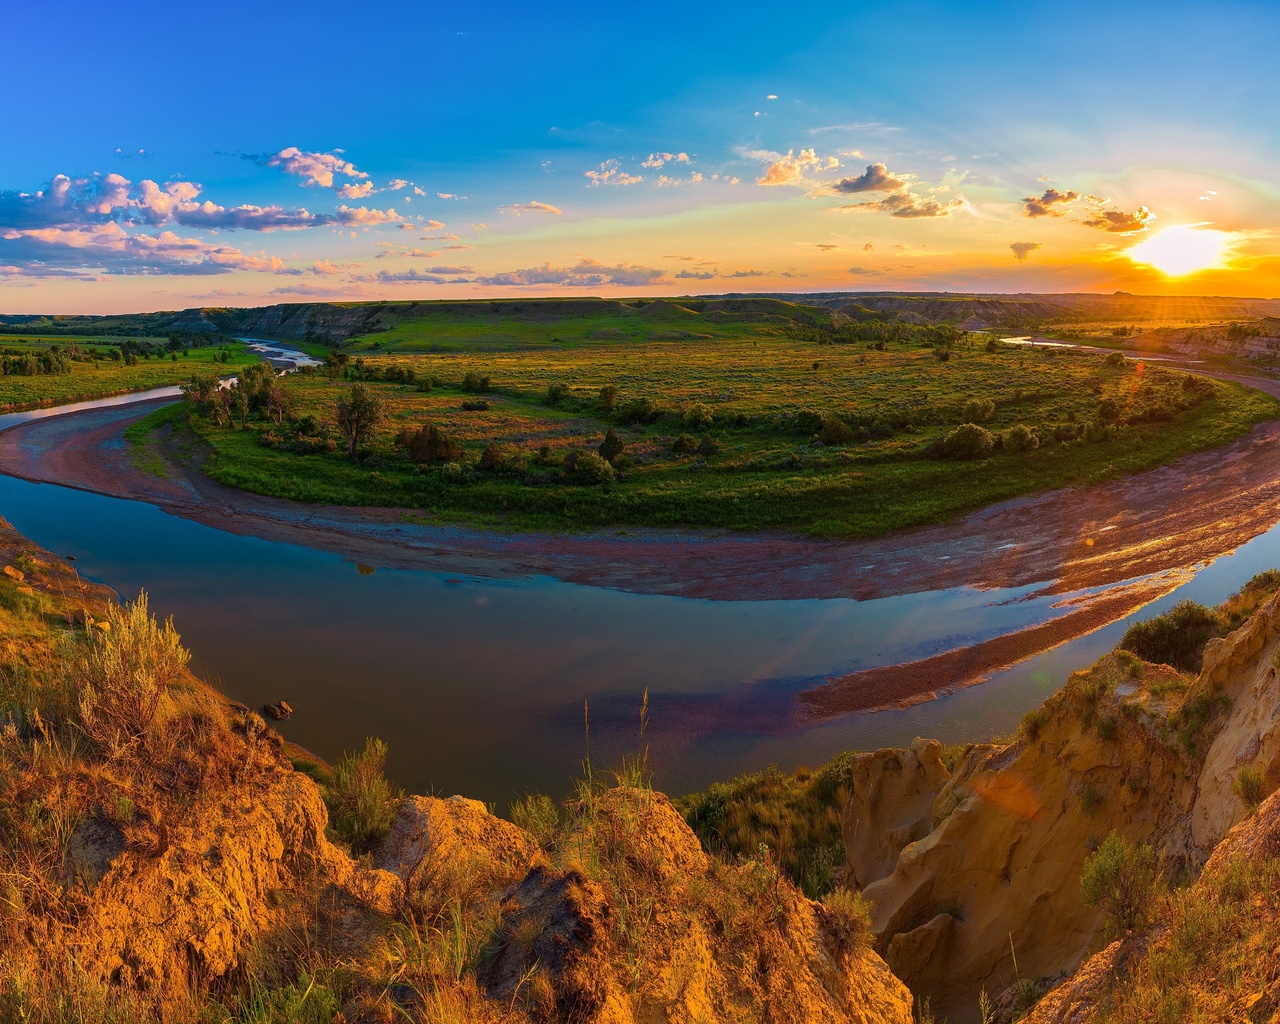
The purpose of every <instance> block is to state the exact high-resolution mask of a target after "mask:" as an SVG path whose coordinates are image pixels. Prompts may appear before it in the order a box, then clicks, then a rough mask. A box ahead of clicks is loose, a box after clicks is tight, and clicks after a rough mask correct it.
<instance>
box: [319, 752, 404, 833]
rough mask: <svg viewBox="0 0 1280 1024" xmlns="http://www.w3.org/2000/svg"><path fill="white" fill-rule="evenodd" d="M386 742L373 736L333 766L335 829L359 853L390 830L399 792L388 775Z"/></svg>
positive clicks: (331, 806)
mask: <svg viewBox="0 0 1280 1024" xmlns="http://www.w3.org/2000/svg"><path fill="white" fill-rule="evenodd" d="M386 767H387V745H386V744H385V743H383V742H382V740H380V739H377V738H375V737H373V736H370V737H369V738H368V739H366V740H365V742H364V751H363V752H362V753H359V754H353V753H345V754H343V755H342V759H341V760H340V761H339V762H338V764H337V767H336V768H334V770H333V788H332V789H331V790H329V793H328V797H329V800H328V801H327V802H328V803H329V815H330V821H331V823H332V825H333V828H334V831H335V832H337V833H338V835H340V836H341V837H342V838H343V839H345V840H346V841H347V842H348V843H350V844H351V851H352V852H353V853H355V854H357V855H359V854H363V853H367V852H368V851H370V850H372V849H374V847H376V846H377V845H378V844H379V843H381V842H382V840H384V839H385V838H386V837H387V834H388V833H389V832H390V831H391V822H392V819H393V818H394V817H395V806H394V804H395V801H396V799H397V794H395V793H393V792H392V790H391V783H389V782H388V781H387V777H386V774H385V772H386Z"/></svg>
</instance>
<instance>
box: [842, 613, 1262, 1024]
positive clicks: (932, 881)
mask: <svg viewBox="0 0 1280 1024" xmlns="http://www.w3.org/2000/svg"><path fill="white" fill-rule="evenodd" d="M1278 636H1280V598H1272V599H1270V600H1269V601H1267V602H1266V604H1264V605H1263V606H1262V607H1261V608H1260V609H1259V610H1258V612H1257V613H1256V614H1255V615H1254V616H1253V617H1252V618H1251V619H1250V620H1249V621H1248V622H1247V623H1245V625H1243V626H1242V627H1240V629H1238V630H1236V631H1235V632H1234V633H1232V634H1231V635H1230V636H1229V637H1227V638H1225V639H1223V640H1219V641H1213V642H1211V644H1210V646H1209V647H1208V649H1207V650H1206V652H1205V657H1204V668H1203V670H1202V672H1201V673H1200V675H1199V677H1198V678H1197V679H1196V680H1195V681H1194V683H1193V684H1192V685H1191V686H1190V688H1189V689H1188V690H1187V691H1186V693H1185V696H1170V695H1171V694H1178V693H1179V691H1180V690H1181V689H1182V688H1183V687H1185V686H1186V683H1185V682H1184V681H1181V680H1179V678H1178V677H1177V675H1176V673H1174V672H1173V670H1172V669H1168V668H1167V667H1163V666H1153V665H1143V664H1141V663H1140V662H1137V661H1136V659H1132V658H1131V657H1130V656H1128V655H1121V656H1108V657H1106V658H1104V659H1102V661H1100V662H1099V663H1098V664H1097V665H1095V666H1094V667H1093V669H1091V670H1090V671H1089V672H1086V673H1076V674H1075V675H1073V676H1072V678H1071V680H1070V681H1069V682H1068V684H1067V686H1066V687H1065V688H1064V689H1063V691H1061V692H1060V693H1059V694H1058V695H1056V696H1055V697H1053V698H1050V700H1049V701H1048V702H1047V703H1046V704H1045V707H1044V708H1043V709H1042V711H1041V712H1040V713H1039V714H1038V715H1033V716H1032V717H1031V719H1029V722H1028V724H1027V725H1026V726H1025V727H1024V732H1023V735H1022V737H1021V738H1020V739H1019V740H1018V741H1017V742H1015V743H1013V744H1010V745H1009V746H1007V747H1003V748H992V747H985V748H971V749H969V750H968V751H966V753H965V754H964V756H963V757H962V758H961V760H960V762H959V763H958V764H957V765H956V768H955V770H954V771H953V772H952V773H950V775H949V777H945V778H943V780H942V782H941V784H939V781H938V769H939V768H940V767H941V766H940V765H935V764H934V758H933V754H932V748H931V747H930V746H929V744H927V743H924V741H917V742H916V743H915V744H913V745H912V747H911V748H910V749H909V750H899V751H879V752H877V753H875V754H872V755H863V756H862V757H861V758H858V759H856V760H855V767H854V770H853V794H852V796H851V798H850V801H849V804H848V808H847V810H846V815H845V822H844V833H845V842H846V850H847V858H848V863H847V865H846V877H847V878H849V879H850V880H851V881H854V882H856V883H857V884H858V885H859V886H860V887H861V888H862V890H863V892H864V894H865V895H866V897H867V898H868V899H869V900H870V901H871V903H872V906H873V927H874V930H875V933H876V935H877V940H878V948H879V949H880V950H881V951H882V953H883V955H884V957H885V960H886V962H887V963H888V964H889V966H890V968H891V969H892V970H893V971H894V973H895V974H896V975H897V976H898V977H900V978H902V979H903V980H904V981H905V982H906V983H907V984H908V986H909V987H910V988H911V989H912V991H913V992H914V993H915V994H916V995H917V996H918V997H921V996H924V997H928V998H929V999H930V1000H931V1003H932V1006H933V1008H934V1011H935V1012H936V1013H937V1014H938V1015H939V1017H942V1016H946V1017H947V1018H949V1019H950V1020H951V1021H952V1022H953V1024H965V1022H967V1021H976V1020H978V1019H979V1017H978V999H979V996H980V994H981V993H982V992H983V991H984V990H985V991H986V992H987V993H988V994H989V995H990V996H991V997H993V998H994V997H995V996H996V995H998V994H999V993H1001V992H1003V991H1004V990H1005V989H1007V988H1008V987H1009V986H1010V985H1011V984H1013V983H1014V982H1015V981H1017V980H1018V979H1019V978H1023V979H1035V978H1041V977H1055V976H1058V975H1060V974H1061V973H1062V972H1064V971H1069V970H1071V969H1073V968H1074V967H1075V966H1076V965H1077V964H1078V963H1080V961H1081V960H1082V959H1083V958H1084V957H1085V956H1087V955H1088V954H1089V953H1090V952H1091V951H1093V950H1096V949H1098V948H1099V947H1100V945H1101V942H1102V938H1103V931H1102V922H1101V920H1100V916H1099V913H1098V911H1097V910H1095V909H1093V908H1090V907H1087V906H1086V905H1085V904H1084V901H1083V898H1082V896H1081V893H1080V877H1081V874H1082V871H1083V867H1084V861H1085V859H1086V858H1087V856H1088V855H1089V853H1091V852H1092V850H1093V849H1095V848H1096V846H1097V845H1098V843H1099V842H1101V841H1102V840H1103V839H1104V838H1105V837H1106V836H1107V835H1108V833H1110V832H1111V831H1116V832H1118V833H1119V834H1120V835H1121V836H1123V837H1125V838H1126V839H1128V840H1129V841H1130V842H1133V843H1148V844H1150V845H1151V846H1152V847H1153V848H1154V849H1156V851H1157V853H1158V855H1159V857H1160V859H1161V862H1162V864H1164V865H1165V866H1166V868H1167V869H1169V870H1171V871H1185V870H1198V869H1199V868H1200V866H1201V865H1203V864H1204V862H1205V860H1206V859H1207V858H1208V857H1209V855H1210V853H1211V852H1212V851H1213V850H1214V847H1215V846H1216V845H1217V844H1218V843H1219V841H1221V840H1222V838H1223V836H1224V835H1225V834H1226V833H1227V831H1228V830H1229V829H1230V828H1231V827H1232V826H1233V825H1235V824H1236V823H1237V822H1239V821H1240V820H1241V819H1242V818H1244V817H1245V815H1246V814H1247V813H1248V808H1247V806H1246V803H1245V800H1244V799H1243V798H1242V796H1241V795H1240V792H1239V791H1240V785H1239V783H1238V780H1239V778H1240V774H1241V769H1249V770H1251V771H1253V772H1256V773H1257V775H1258V776H1260V777H1261V779H1262V780H1263V781H1262V788H1263V790H1264V792H1270V791H1271V790H1274V789H1275V788H1276V787H1277V785H1280V735H1277V720H1278V719H1280V678H1278V673H1277V669H1276V667H1275V666H1273V664H1272V660H1273V657H1280V656H1277V655H1276V651H1277V649H1278V648H1280V644H1278V643H1277V637H1278ZM926 765H927V766H928V767H926ZM926 803H928V811H929V813H928V814H927V815H926V814H925V813H924V809H925V807H926ZM895 851H896V853H895Z"/></svg>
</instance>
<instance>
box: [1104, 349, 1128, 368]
mask: <svg viewBox="0 0 1280 1024" xmlns="http://www.w3.org/2000/svg"><path fill="white" fill-rule="evenodd" d="M1103 363H1104V364H1106V365H1107V366H1124V353H1123V352H1112V353H1111V354H1110V355H1109V356H1107V358H1106V359H1104V360H1103Z"/></svg>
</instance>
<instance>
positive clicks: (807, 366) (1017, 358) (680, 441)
mask: <svg viewBox="0 0 1280 1024" xmlns="http://www.w3.org/2000/svg"><path fill="white" fill-rule="evenodd" d="M477 305H479V304H477ZM605 319H606V320H607V319H608V318H605ZM411 326H412V325H406V326H405V328H404V332H405V333H404V334H402V335H399V336H395V337H392V336H393V335H394V332H387V333H385V334H381V335H377V336H375V337H374V338H369V337H366V338H363V339H361V340H360V341H359V342H357V343H356V345H355V346H354V348H353V350H354V351H355V352H357V353H359V352H361V351H364V352H366V353H368V352H369V348H370V345H371V342H372V341H380V342H381V345H382V347H383V351H384V354H366V355H364V356H357V357H356V359H355V360H352V361H351V362H349V363H348V364H347V365H346V366H345V368H343V369H342V370H341V372H339V371H338V370H337V368H334V369H333V370H331V371H330V373H329V374H325V373H319V374H310V375H303V374H299V375H296V376H293V377H291V378H289V379H288V380H287V382H286V384H285V387H286V389H287V392H288V395H289V399H290V402H291V408H290V412H289V416H288V417H287V418H286V419H285V421H284V422H282V423H273V422H270V421H268V420H266V419H262V418H258V416H255V415H251V416H250V417H249V419H248V423H247V427H248V429H238V427H234V426H216V425H214V424H213V422H211V421H210V420H209V419H207V418H206V417H203V416H201V415H193V416H191V417H190V418H189V422H190V425H191V429H192V430H193V431H194V432H195V433H196V434H197V435H198V436H199V438H200V439H202V441H203V442H204V446H205V448H206V449H207V453H208V454H207V458H206V460H205V462H204V466H203V468H204V471H205V472H206V473H207V474H208V475H209V476H211V477H212V478H214V479H216V480H218V481H220V482H222V483H224V484H229V485H231V486H235V487H240V488H243V489H246V490H250V491H255V492H258V493H262V494H267V495H273V496H277V497H283V498H291V499H295V500H300V501H307V502H316V503H325V504H344V505H387V506H398V507H403V508H408V509H415V510H418V514H419V515H420V516H421V517H422V518H423V519H424V520H426V521H447V522H465V523H472V524H476V525H485V526H502V527H504V528H515V529H552V530H565V529H567V530H576V529H587V528H600V527H616V526H654V527H685V528H688V527H724V528H730V529H740V530H765V529H783V530H788V531H796V532H801V533H805V534H809V535H813V536H822V537H862V536H873V535H878V534H884V533H888V532H891V531H894V530H898V529H904V528H908V527H912V526H918V525H922V524H926V523H932V522H938V521H942V520H945V519H947V518H950V517H952V516H955V515H957V514H959V513H962V512H965V511H969V510H972V509H975V508H978V507H981V506H983V505H986V504H989V503H991V502H995V501H999V500H1003V499H1006V498H1011V497H1015V496H1017V495H1021V494H1027V493H1030V492H1033V491H1038V490H1043V489H1047V488H1054V487H1060V486H1064V485H1068V484H1077V485H1087V484H1092V483H1096V482H1099V481H1102V480H1106V479H1110V478H1113V477H1116V476H1119V475H1122V474H1125V473H1132V472H1136V471H1139V470H1142V469H1147V468H1150V467H1152V466H1155V465H1159V464H1161V463H1163V462H1167V461H1169V460H1170V459H1173V458H1175V457H1177V456H1179V455H1182V454H1185V453H1187V452H1191V451H1198V450H1203V449H1206V448H1211V447H1215V446H1217V445H1221V444H1225V443H1227V442H1229V441H1232V440H1234V439H1237V438H1239V437H1241V436H1244V435H1245V434H1247V433H1248V432H1249V430H1250V429H1251V428H1252V427H1253V426H1254V425H1255V424H1256V423H1258V422H1261V421H1262V420H1265V419H1269V418H1273V417H1275V416H1276V415H1278V414H1280V403H1278V402H1277V401H1276V400H1275V399H1272V398H1271V397H1269V396H1267V395H1265V394H1263V393H1261V392H1258V391H1253V390H1250V389H1246V388H1242V387H1239V386H1237V385H1234V384H1228V383H1224V382H1220V381H1212V380H1207V379H1204V378H1196V377H1190V376H1189V375H1186V374H1183V373H1180V372H1176V371H1172V370H1169V369H1166V368H1162V367H1159V366H1156V365H1153V364H1134V363H1126V362H1123V361H1119V357H1112V359H1111V362H1108V361H1107V360H1106V359H1104V358H1103V357H1102V356H1100V355H1097V354H1087V353H1076V352H1070V351H1055V350H1037V351H1025V350H1020V349H1014V348H1012V347H1009V346H996V351H993V352H988V351H987V350H986V349H985V347H983V346H981V345H979V344H977V343H976V341H975V340H974V339H972V338H970V339H968V340H966V341H961V342H960V343H959V344H958V345H957V346H956V347H955V348H954V350H952V351H951V352H950V353H949V355H950V358H948V359H946V360H945V361H943V360H942V359H940V358H938V356H937V353H936V352H935V350H934V349H931V348H925V347H920V346H919V344H918V342H913V341H910V340H907V341H903V342H891V343H888V344H885V345H883V348H882V350H877V349H876V348H875V347H872V346H869V345H867V344H818V343H817V342H811V341H809V340H796V339H794V338H787V337H781V336H775V335H770V334H768V333H753V332H752V331H749V330H744V329H743V328H742V327H741V325H739V327H738V329H737V331H736V336H734V335H732V334H731V333H730V332H729V331H727V330H726V331H725V332H724V333H723V335H722V336H719V337H711V338H702V337H698V338H684V339H679V340H675V339H673V340H653V339H652V337H651V335H650V336H649V337H648V338H647V339H646V340H634V339H633V340H629V341H622V342H620V341H609V340H603V339H600V340H592V341H591V343H590V344H585V342H586V341H588V340H591V339H588V338H587V337H585V334H584V333H583V332H582V331H581V328H582V326H583V325H582V323H581V321H578V322H576V323H575V324H574V326H575V327H576V328H577V329H578V331H579V335H580V337H579V339H578V340H579V341H580V342H584V343H580V344H563V343H556V344H551V343H548V345H547V346H546V347H541V348H539V347H531V348H529V347H526V348H519V349H512V350H508V351H500V350H496V349H492V348H487V347H483V346H482V350H480V351H471V352H467V353H462V354H459V353H452V352H436V353H432V352H417V353H414V352H413V351H412V350H413V349H415V348H418V347H420V346H421V345H422V344H424V343H426V340H427V339H428V338H430V337H431V332H429V331H426V330H423V332H422V333H421V334H420V335H417V336H413V337H410V336H409V334H408V332H409V331H410V329H411ZM490 326H492V325H490ZM758 326H759V327H760V330H761V332H767V331H769V330H773V329H774V328H775V326H776V325H774V324H772V323H770V322H769V321H768V320H767V319H764V320H762V321H761V322H760V323H759V325H758ZM565 327H566V325H565V323H563V322H561V323H560V324H559V325H558V328H557V329H558V330H560V331H562V332H565V333H567V332H566V331H565ZM585 333H587V334H589V333H590V332H589V331H588V332H585ZM702 333H708V332H702ZM779 333H782V332H781V330H779ZM397 339H398V340H397ZM392 341H394V342H395V344H394V346H393V345H392V344H391V342H392ZM393 347H394V348H396V349H398V351H392V352H391V353H390V354H385V349H386V348H393ZM409 372H412V374H413V377H414V380H415V383H403V382H399V383H393V382H389V381H387V380H386V379H385V378H386V376H387V375H388V373H390V375H391V376H393V377H397V378H399V379H401V380H403V379H404V378H405V377H407V375H408V373H409ZM468 373H471V374H472V375H473V376H479V377H488V378H489V382H488V384H487V385H481V384H477V383H476V382H475V381H474V380H473V381H472V385H471V387H470V388H468V389H466V390H464V389H463V387H462V382H463V380H464V378H465V377H466V375H467V374H468ZM372 378H380V379H372ZM357 380H363V381H365V386H366V387H367V388H368V389H370V390H371V391H373V392H374V393H376V394H377V395H378V396H379V397H380V398H381V400H382V403H383V408H384V416H383V419H382V422H381V424H380V425H379V427H378V428H377V430H376V431H375V432H374V433H373V435H372V437H371V438H370V439H369V440H368V441H367V443H365V444H363V445H362V447H361V451H360V453H359V456H358V457H357V458H354V459H353V458H351V457H349V456H348V455H346V454H345V451H344V445H343V444H342V439H341V438H340V437H339V436H338V434H337V431H336V429H335V426H334V420H335V409H336V405H337V402H338V400H339V399H340V398H342V397H343V396H345V395H348V394H349V393H350V390H351V389H352V387H353V386H354V382H355V381H357ZM426 381H433V385H427V384H426V383H424V382H426ZM428 386H430V390H423V389H424V388H426V387H428ZM606 387H612V388H616V389H617V395H616V400H615V402H614V403H612V404H613V408H612V409H610V408H608V406H609V404H610V403H608V402H605V403H602V401H601V397H600V392H601V389H602V388H606ZM478 401H483V402H485V403H487V408H480V409H477V408H472V409H469V410H468V409H463V408H462V406H463V403H464V402H465V403H467V404H469V405H473V406H474V405H475V404H476V403H477V402H478ZM987 402H989V403H991V404H990V406H987V405H986V404H985V403H987ZM161 419H162V417H158V418H157V420H156V421H155V422H157V423H158V422H160V420H161ZM975 420H976V421H979V422H981V425H982V429H983V430H985V431H988V432H989V440H994V441H996V442H997V443H1001V444H1003V447H997V448H996V449H994V450H992V451H990V452H989V453H987V454H986V455H985V457H981V458H974V459H964V458H947V457H941V454H942V453H940V452H938V451H937V449H938V448H939V446H940V445H941V444H942V441H943V439H945V438H946V437H947V436H948V435H949V434H950V433H951V432H952V431H954V430H955V429H956V428H957V426H958V425H960V424H962V423H965V422H969V421H975ZM428 424H430V425H433V426H435V427H437V428H439V429H441V430H443V431H444V432H445V433H446V434H447V435H449V437H451V438H452V439H453V440H454V441H455V442H456V443H457V444H458V445H460V450H459V451H455V452H452V453H450V454H448V455H446V456H444V457H442V458H438V459H435V460H430V459H425V460H424V461H422V462H415V461H413V460H412V459H410V458H409V457H408V455H407V454H406V452H405V450H404V449H403V447H401V446H397V444H396V438H397V435H399V434H401V433H402V432H403V431H404V430H405V429H406V428H410V429H412V428H418V427H422V426H424V425H428ZM1019 425H1022V426H1025V427H1026V428H1029V432H1030V434H1031V435H1033V436H1034V441H1031V442H1028V441H1027V437H1028V433H1027V432H1026V431H1022V432H1016V431H1015V430H1014V428H1016V427H1018V426H1019ZM610 428H612V429H614V430H615V431H616V433H617V434H618V436H619V438H620V439H621V440H622V441H623V442H624V443H625V446H626V447H625V449H624V451H623V452H622V453H621V454H620V455H617V456H615V457H614V458H613V460H612V463H613V465H612V470H611V471H609V470H606V471H605V472H604V474H603V477H604V479H603V480H602V479H601V477H602V474H601V472H600V467H599V463H598V461H596V462H595V463H594V467H595V469H594V470H593V471H592V473H589V474H584V473H583V472H582V467H581V465H580V466H579V467H578V468H576V469H573V470H570V469H569V466H570V465H571V464H572V463H573V462H574V458H575V453H579V452H583V451H588V450H589V451H594V450H595V449H596V448H597V446H599V445H600V444H601V442H602V440H603V438H604V436H605V432H606V431H607V430H608V429H610ZM143 429H145V428H143ZM1017 433H1020V435H1021V437H1020V440H1019V439H1018V438H1016V437H1015V434H1017ZM820 438H821V439H824V440H825V442H826V443H823V440H820ZM1006 439H1008V443H1004V442H1005V441H1006ZM1028 444H1029V445H1030V446H1028ZM586 463H587V468H588V469H590V468H591V465H592V460H590V459H587V460H586ZM609 477H613V479H608V478H609Z"/></svg>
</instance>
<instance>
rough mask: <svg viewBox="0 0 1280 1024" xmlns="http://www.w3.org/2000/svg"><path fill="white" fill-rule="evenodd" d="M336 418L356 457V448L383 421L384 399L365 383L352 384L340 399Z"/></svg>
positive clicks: (348, 447)
mask: <svg viewBox="0 0 1280 1024" xmlns="http://www.w3.org/2000/svg"><path fill="white" fill-rule="evenodd" d="M336 418H337V421H338V429H339V430H340V431H342V436H343V438H344V439H345V440H346V442H347V451H348V452H349V453H350V455H351V457H352V458H355V455H356V448H357V447H359V446H360V445H361V444H363V443H364V442H365V441H367V440H368V439H369V435H371V434H372V433H373V430H374V428H375V427H376V426H377V425H378V424H379V423H380V422H382V399H381V398H379V397H378V395H377V394H376V393H375V392H374V391H373V390H372V389H370V388H368V387H366V386H365V385H364V384H361V383H356V384H352V385H351V390H350V391H348V392H347V393H346V395H345V396H344V397H342V398H340V399H338V408H337V417H336Z"/></svg>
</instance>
